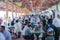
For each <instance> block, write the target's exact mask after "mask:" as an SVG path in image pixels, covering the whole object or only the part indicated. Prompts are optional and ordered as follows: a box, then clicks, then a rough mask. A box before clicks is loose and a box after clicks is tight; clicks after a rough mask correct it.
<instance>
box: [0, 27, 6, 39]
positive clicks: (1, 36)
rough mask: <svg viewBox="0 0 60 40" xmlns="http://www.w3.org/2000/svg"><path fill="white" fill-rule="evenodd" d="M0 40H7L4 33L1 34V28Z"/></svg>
mask: <svg viewBox="0 0 60 40" xmlns="http://www.w3.org/2000/svg"><path fill="white" fill-rule="evenodd" d="M0 40H5V37H4V35H3V34H2V32H1V27H0Z"/></svg>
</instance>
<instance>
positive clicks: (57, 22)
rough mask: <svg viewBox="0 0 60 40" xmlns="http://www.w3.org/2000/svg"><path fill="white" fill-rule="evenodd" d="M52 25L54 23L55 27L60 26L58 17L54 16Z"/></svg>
mask: <svg viewBox="0 0 60 40" xmlns="http://www.w3.org/2000/svg"><path fill="white" fill-rule="evenodd" d="M53 25H55V27H60V19H59V18H54V19H53Z"/></svg>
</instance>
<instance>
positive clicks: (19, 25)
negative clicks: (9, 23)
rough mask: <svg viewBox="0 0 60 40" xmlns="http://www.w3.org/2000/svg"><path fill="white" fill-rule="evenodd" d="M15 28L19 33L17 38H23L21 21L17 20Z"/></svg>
mask: <svg viewBox="0 0 60 40" xmlns="http://www.w3.org/2000/svg"><path fill="white" fill-rule="evenodd" d="M14 27H15V31H14V32H15V33H18V35H17V38H20V36H21V24H20V23H19V20H16V23H15V24H14Z"/></svg>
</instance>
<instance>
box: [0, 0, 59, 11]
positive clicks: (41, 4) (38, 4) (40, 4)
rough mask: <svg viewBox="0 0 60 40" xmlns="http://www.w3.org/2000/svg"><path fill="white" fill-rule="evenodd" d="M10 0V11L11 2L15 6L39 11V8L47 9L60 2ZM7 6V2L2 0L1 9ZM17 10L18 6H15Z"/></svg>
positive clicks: (55, 0)
mask: <svg viewBox="0 0 60 40" xmlns="http://www.w3.org/2000/svg"><path fill="white" fill-rule="evenodd" d="M8 1H9V5H8V9H9V10H10V11H11V3H12V4H13V5H14V6H17V7H20V8H21V9H23V10H29V11H33V10H34V11H37V10H45V9H47V8H49V7H51V6H53V5H55V4H57V3H59V2H60V0H8ZM1 4H2V5H1ZM5 8H6V3H4V2H0V9H2V10H3V9H5ZM15 10H16V8H14V11H15Z"/></svg>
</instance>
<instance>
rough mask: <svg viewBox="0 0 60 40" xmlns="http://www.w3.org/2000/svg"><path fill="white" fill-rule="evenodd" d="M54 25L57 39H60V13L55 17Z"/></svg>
mask: <svg viewBox="0 0 60 40" xmlns="http://www.w3.org/2000/svg"><path fill="white" fill-rule="evenodd" d="M53 25H55V28H54V29H55V40H59V35H60V15H59V14H58V15H57V17H56V18H54V19H53Z"/></svg>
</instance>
